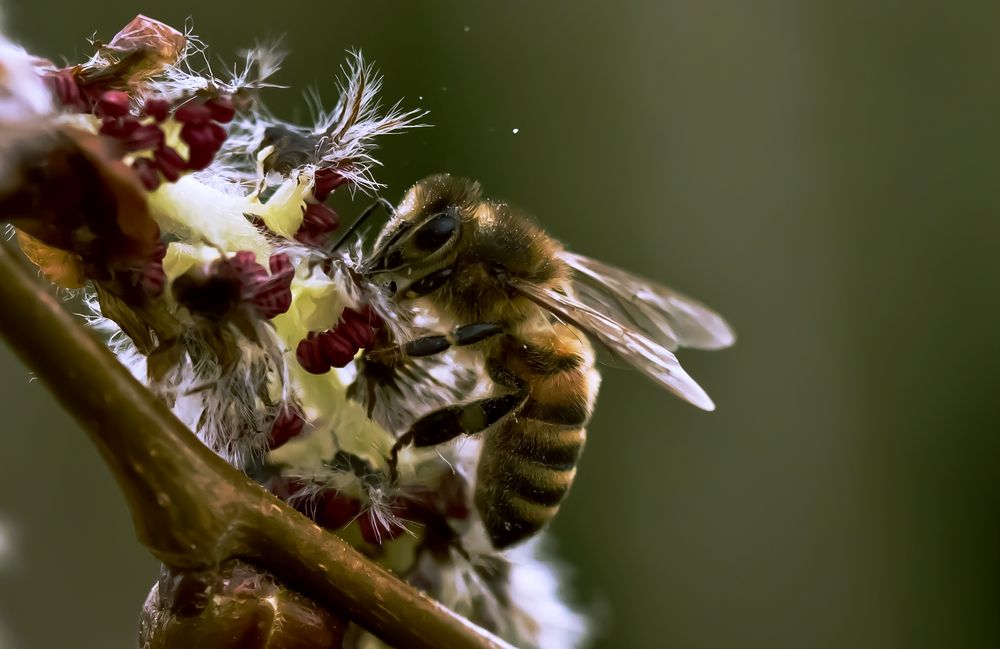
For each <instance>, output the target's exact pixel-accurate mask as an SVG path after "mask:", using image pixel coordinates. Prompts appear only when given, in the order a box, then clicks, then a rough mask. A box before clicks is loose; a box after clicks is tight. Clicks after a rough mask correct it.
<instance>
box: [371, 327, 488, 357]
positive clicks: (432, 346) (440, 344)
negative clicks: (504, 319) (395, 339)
mask: <svg viewBox="0 0 1000 649" xmlns="http://www.w3.org/2000/svg"><path fill="white" fill-rule="evenodd" d="M503 331H504V328H503V325H501V324H499V323H496V322H477V323H474V324H468V325H463V326H461V327H455V328H454V329H452V330H451V331H450V332H449V333H447V334H438V335H433V336H422V337H420V338H415V339H413V340H410V341H408V342H405V343H403V344H401V345H395V346H392V347H384V348H382V349H374V350H372V351H371V352H368V353H367V354H366V357H368V358H369V359H371V360H374V361H379V362H385V361H386V360H389V359H397V360H398V359H402V358H406V357H421V356H433V355H434V354H440V353H441V352H443V351H446V350H447V349H449V348H451V347H464V346H465V345H472V344H475V343H478V342H481V341H483V340H486V339H487V338H492V337H493V336H496V335H499V334H502V333H503Z"/></svg>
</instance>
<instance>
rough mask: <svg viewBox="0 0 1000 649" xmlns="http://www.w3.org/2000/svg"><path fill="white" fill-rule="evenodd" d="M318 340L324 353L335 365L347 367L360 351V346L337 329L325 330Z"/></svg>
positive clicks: (331, 363)
mask: <svg viewBox="0 0 1000 649" xmlns="http://www.w3.org/2000/svg"><path fill="white" fill-rule="evenodd" d="M317 340H318V341H319V345H320V349H322V350H323V355H324V356H325V357H326V360H327V361H329V363H330V365H331V366H333V367H346V366H347V364H348V363H350V362H351V361H352V360H354V356H355V355H356V354H357V353H358V349H359V348H358V346H357V345H355V344H353V343H352V342H351V341H350V340H348V339H347V338H346V337H345V336H343V335H340V334H339V333H338V332H337V331H336V330H330V331H324V332H323V333H321V334H320V335H319V337H318V339H317Z"/></svg>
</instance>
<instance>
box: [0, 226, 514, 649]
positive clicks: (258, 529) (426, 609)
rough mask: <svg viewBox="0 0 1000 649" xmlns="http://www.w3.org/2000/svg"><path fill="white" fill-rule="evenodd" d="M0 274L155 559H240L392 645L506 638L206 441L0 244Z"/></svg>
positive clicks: (8, 300)
mask: <svg viewBox="0 0 1000 649" xmlns="http://www.w3.org/2000/svg"><path fill="white" fill-rule="evenodd" d="M0 278H2V279H0V303H2V304H5V305H7V307H6V308H5V313H4V316H3V317H0V334H2V335H3V337H4V338H5V339H6V340H7V342H8V343H9V344H10V345H11V347H12V348H13V349H14V350H15V351H16V352H17V353H18V355H19V356H20V357H21V358H22V359H23V360H24V361H25V363H27V364H28V365H29V366H30V367H32V368H33V369H34V371H35V372H36V373H37V375H38V376H39V377H40V378H41V379H42V381H43V382H44V383H45V384H46V385H47V386H48V387H49V389H50V390H52V391H53V392H54V393H55V395H56V397H57V398H58V399H59V401H60V402H61V403H62V405H63V406H64V407H65V408H66V409H67V410H68V411H69V412H70V413H72V414H73V416H74V417H76V419H77V420H78V421H79V422H80V424H81V425H82V426H83V427H84V428H85V429H86V430H87V432H88V433H89V435H90V438H91V439H92V440H93V442H94V443H95V444H96V445H97V447H98V449H99V450H100V452H101V455H102V456H103V457H104V460H105V462H107V464H108V466H109V468H110V469H111V472H112V473H113V474H114V476H115V478H116V480H117V481H118V485H119V487H120V488H121V490H122V493H123V494H124V495H125V499H126V500H127V502H128V506H129V509H130V510H131V512H132V518H133V522H134V524H135V530H136V535H137V536H138V538H139V540H140V541H141V542H142V543H143V544H144V545H145V546H146V547H147V548H149V550H150V552H152V553H153V555H154V556H156V557H157V558H158V559H160V560H161V561H163V563H165V564H167V565H168V566H171V567H173V568H178V569H192V568H202V567H207V566H216V565H218V564H220V563H221V562H223V561H225V560H227V559H231V558H241V559H246V560H248V561H250V562H252V563H254V564H256V565H258V566H259V567H261V568H264V569H266V570H268V571H270V572H271V573H273V574H274V575H275V576H277V577H278V578H279V579H281V580H282V581H283V582H284V583H285V584H287V585H288V586H289V587H291V588H294V589H296V590H298V591H299V592H301V593H303V594H304V595H307V596H309V597H311V598H312V599H314V600H315V601H316V602H317V603H319V604H320V605H321V606H324V607H327V608H329V609H331V610H335V611H343V612H345V613H346V614H347V615H348V616H349V617H350V618H351V620H352V621H354V622H356V623H357V624H359V625H360V626H362V627H363V628H365V629H367V630H368V631H370V632H372V633H374V634H375V635H376V636H378V637H379V638H381V639H382V640H384V641H385V642H387V643H389V644H390V645H392V646H395V647H398V648H399V649H410V648H414V649H432V648H435V647H449V648H454V649H486V648H493V649H496V648H506V649H512V647H511V645H509V644H507V643H506V642H504V641H503V640H500V639H499V638H497V637H495V636H493V635H492V634H490V633H488V632H486V631H484V630H482V629H480V628H478V627H476V626H475V625H473V624H472V623H470V622H468V621H467V620H465V619H464V618H462V617H460V616H458V615H456V614H455V613H453V612H452V611H450V610H449V609H447V608H445V607H444V606H442V605H440V604H438V603H437V602H435V601H433V600H432V599H430V598H428V597H427V596H425V595H423V594H422V593H420V592H418V591H417V590H415V589H414V588H413V587H411V586H409V585H408V584H405V583H404V582H402V581H400V580H399V579H398V578H396V577H395V576H393V575H392V574H391V573H390V572H388V571H387V570H385V569H384V568H382V567H380V566H378V565H376V564H374V563H372V562H371V561H369V560H368V559H367V558H365V557H364V556H362V555H361V554H360V553H358V552H357V551H356V550H354V549H353V548H351V547H350V546H349V545H347V544H346V543H344V542H343V541H342V540H341V539H339V538H338V537H336V536H334V535H333V534H330V533H328V532H326V531H324V530H323V529H321V528H320V527H318V526H317V525H315V524H314V523H313V522H312V521H310V520H308V519H307V518H305V517H304V516H302V515H301V514H299V513H298V512H296V511H295V510H293V509H291V508H290V507H288V506H287V505H285V504H284V503H283V502H281V501H280V500H278V499H277V498H275V497H274V496H272V495H271V494H269V493H268V492H266V491H265V490H264V489H262V488H261V487H259V486H258V485H257V484H255V483H253V482H252V481H250V479H249V478H247V477H246V476H244V475H243V474H242V473H240V472H239V471H237V470H236V469H234V468H233V467H231V466H229V465H228V464H226V463H225V462H224V461H223V460H222V459H221V458H219V457H218V456H216V455H215V454H214V453H212V452H211V451H210V450H209V449H208V448H206V447H205V446H204V445H202V444H201V443H200V442H199V441H198V439H197V438H196V437H195V436H194V435H193V434H192V433H191V431H190V430H188V429H187V428H186V427H185V426H184V424H182V423H181V422H180V421H179V420H178V419H177V418H176V417H175V416H174V415H173V413H171V412H170V410H169V409H167V407H166V406H165V405H164V404H163V403H161V402H160V401H159V400H158V399H156V398H155V397H154V396H153V395H152V394H151V393H150V392H149V391H148V390H147V389H146V388H145V387H143V386H142V385H141V384H140V383H139V382H138V381H136V380H135V379H134V378H133V377H132V376H131V375H130V374H129V373H128V371H127V370H126V369H125V368H124V367H123V366H122V365H121V364H120V363H119V362H118V361H117V360H116V359H115V358H114V356H112V355H111V353H110V352H109V351H108V350H107V349H106V348H105V347H104V346H103V345H102V344H101V343H100V342H99V341H98V340H96V339H95V338H94V336H93V335H91V334H90V332H88V331H87V330H86V329H84V328H83V326H82V325H81V324H80V323H79V322H77V321H74V319H73V318H72V316H70V315H69V314H68V313H66V311H65V310H63V308H62V307H61V306H60V304H59V303H58V301H57V300H56V299H55V298H53V297H52V296H51V295H50V294H49V293H48V292H47V291H46V290H45V289H44V288H42V287H41V286H40V285H39V283H38V282H37V281H36V280H35V278H34V277H32V276H31V273H30V272H29V271H28V270H27V269H26V268H25V267H24V266H23V264H21V263H20V262H19V260H18V259H17V257H16V256H15V254H14V253H12V252H11V251H10V250H9V249H8V248H7V247H5V246H2V245H0Z"/></svg>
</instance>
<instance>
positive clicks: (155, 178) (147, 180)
mask: <svg viewBox="0 0 1000 649" xmlns="http://www.w3.org/2000/svg"><path fill="white" fill-rule="evenodd" d="M132 169H133V170H135V173H136V175H137V176H139V182H141V183H142V186H143V187H145V188H146V191H150V192H151V191H154V190H155V189H156V188H157V187H159V186H160V182H161V181H160V173H159V171H158V169H157V167H156V163H155V162H153V161H152V160H150V159H149V158H136V159H135V161H134V162H133V163H132Z"/></svg>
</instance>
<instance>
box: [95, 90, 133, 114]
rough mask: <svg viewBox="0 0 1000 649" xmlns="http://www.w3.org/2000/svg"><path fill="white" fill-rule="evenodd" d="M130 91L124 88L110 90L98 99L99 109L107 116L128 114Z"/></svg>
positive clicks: (99, 111)
mask: <svg viewBox="0 0 1000 649" xmlns="http://www.w3.org/2000/svg"><path fill="white" fill-rule="evenodd" d="M128 101H129V100H128V93H127V92H124V91H122V90H108V91H106V92H104V93H102V94H101V96H100V98H99V99H98V100H97V111H98V113H100V114H101V115H105V116H107V117H124V116H125V115H128Z"/></svg>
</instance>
